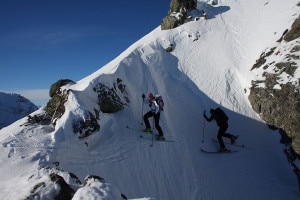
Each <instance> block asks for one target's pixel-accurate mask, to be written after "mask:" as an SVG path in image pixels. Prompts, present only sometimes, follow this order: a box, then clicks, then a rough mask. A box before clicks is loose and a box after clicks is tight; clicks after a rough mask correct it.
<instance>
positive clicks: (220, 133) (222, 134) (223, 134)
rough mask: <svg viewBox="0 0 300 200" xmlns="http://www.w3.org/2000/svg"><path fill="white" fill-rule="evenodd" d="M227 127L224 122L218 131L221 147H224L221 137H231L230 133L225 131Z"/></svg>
mask: <svg viewBox="0 0 300 200" xmlns="http://www.w3.org/2000/svg"><path fill="white" fill-rule="evenodd" d="M227 129H228V124H227V123H226V124H222V125H221V126H220V128H219V131H218V141H219V144H220V147H221V148H225V145H224V142H223V139H222V137H226V138H230V139H231V138H232V137H233V135H232V134H230V133H225V132H226V131H227Z"/></svg>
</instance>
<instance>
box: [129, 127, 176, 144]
mask: <svg viewBox="0 0 300 200" xmlns="http://www.w3.org/2000/svg"><path fill="white" fill-rule="evenodd" d="M126 128H127V129H129V130H132V131H136V132H140V133H144V134H143V135H140V138H142V139H146V140H152V133H153V131H152V132H144V131H143V130H141V129H137V128H132V127H130V126H126ZM147 135H149V136H151V137H147ZM153 140H154V141H158V142H175V141H174V140H167V139H165V140H157V139H156V138H154V139H153Z"/></svg>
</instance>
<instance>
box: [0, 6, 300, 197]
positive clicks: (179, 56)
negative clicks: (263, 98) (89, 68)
mask: <svg viewBox="0 0 300 200" xmlns="http://www.w3.org/2000/svg"><path fill="white" fill-rule="evenodd" d="M297 3H298V2H297V1H296V0H291V1H281V0H263V1H262V0H251V1H242V0H226V1H225V0H223V1H219V4H218V5H216V6H211V5H209V4H207V1H200V0H198V9H205V10H206V11H207V13H208V15H209V20H207V21H205V20H203V19H202V18H201V19H200V20H199V21H192V22H189V23H186V24H184V25H182V26H180V27H178V28H176V29H173V30H167V31H161V30H160V27H158V28H156V29H155V30H153V31H152V32H151V33H149V34H148V35H146V36H144V37H143V38H141V39H140V40H139V41H137V42H136V43H135V44H133V45H132V46H130V47H129V48H128V49H127V50H126V51H124V52H123V53H122V54H121V55H120V56H118V57H117V58H116V59H114V60H113V61H111V62H110V63H108V64H107V65H106V66H104V67H102V68H101V69H99V70H98V71H96V72H95V73H93V74H91V75H90V76H88V77H86V78H84V79H82V80H81V81H79V82H78V83H77V84H74V85H68V86H65V88H64V89H70V93H69V98H68V101H67V102H66V103H65V107H66V112H65V114H64V115H63V116H62V117H61V118H60V119H59V120H58V121H57V123H56V126H55V128H53V127H52V126H51V125H49V126H46V125H39V124H36V125H33V126H28V127H25V128H24V127H20V126H19V125H20V124H22V123H24V122H25V121H26V119H25V118H24V119H21V120H19V121H17V122H16V123H14V124H12V125H11V126H9V127H6V128H4V129H2V130H1V131H0V141H1V144H2V145H1V146H0V159H1V162H0V169H1V170H0V171H1V172H0V178H1V180H2V181H1V183H0V184H1V187H0V193H1V194H2V196H4V197H6V199H24V197H26V196H28V195H29V194H30V190H31V188H32V187H33V186H34V185H35V184H36V182H37V181H33V180H32V179H30V178H29V177H30V176H31V175H32V174H34V173H37V171H38V172H39V174H42V175H43V174H46V172H42V171H40V168H41V167H46V166H49V167H53V168H55V167H58V168H59V169H61V170H64V171H66V172H72V173H74V174H76V175H77V177H78V178H79V179H80V180H83V179H84V178H85V177H86V176H87V175H98V176H101V177H103V178H105V180H107V181H108V182H110V183H111V184H112V185H114V186H115V187H116V188H118V190H119V191H120V192H122V193H124V194H126V196H127V197H129V198H130V199H132V198H143V197H152V198H155V199H160V200H170V199H172V200H177V199H178V200H182V199H193V200H194V199H195V200H201V199H205V200H207V199H212V200H213V199H249V200H250V199H291V200H292V199H298V198H299V192H298V186H297V180H296V177H295V176H294V175H293V172H292V171H291V169H290V167H289V164H288V162H287V161H286V158H285V157H284V154H283V147H281V146H280V145H279V134H277V132H274V131H271V130H270V129H268V127H267V126H266V124H265V123H264V122H263V121H261V120H260V118H259V116H258V115H257V114H256V113H255V112H254V111H253V110H252V108H251V105H250V104H249V101H248V99H247V94H246V93H245V89H246V90H248V89H247V88H248V87H249V86H250V81H251V80H252V79H254V77H255V74H253V73H252V72H251V71H250V69H251V67H252V65H253V64H254V63H255V60H256V59H257V58H258V57H259V55H260V53H261V52H262V51H263V50H264V49H266V48H267V47H269V46H272V45H274V43H275V42H276V40H277V39H278V38H279V37H280V36H281V34H282V32H283V31H284V30H285V29H287V28H289V27H290V26H291V24H292V22H293V21H294V19H295V18H296V17H297V16H298V14H299V7H297V6H296V4H297ZM195 15H196V13H195ZM171 44H172V45H173V48H174V51H172V52H171V53H168V52H166V50H165V49H166V48H167V47H168V46H170V45H171ZM117 78H120V79H122V80H123V83H124V84H125V85H126V91H127V95H128V97H129V99H130V103H129V104H128V106H126V107H125V109H124V110H123V111H121V112H118V113H115V114H104V113H100V121H99V122H100V131H99V132H97V133H96V134H93V135H91V136H90V137H89V138H88V139H86V140H78V139H77V136H76V134H74V133H73V130H72V121H73V120H74V119H76V118H78V117H83V118H84V117H85V112H87V110H89V111H92V110H93V109H97V108H98V105H97V94H96V93H95V92H94V91H93V87H95V85H97V83H99V82H101V83H104V84H106V85H110V86H111V87H112V86H113V83H114V82H115V80H116V79H117ZM148 91H151V92H154V93H159V94H161V95H162V96H163V98H164V101H165V104H166V105H165V111H164V112H163V113H162V115H161V126H162V129H163V131H164V134H165V137H166V138H167V139H170V140H175V142H155V143H154V145H153V146H150V145H151V140H145V139H141V138H140V137H139V134H140V133H139V132H138V131H133V130H130V129H127V128H126V126H130V127H133V128H136V129H142V128H143V126H142V125H141V123H142V114H143V113H142V97H141V96H142V94H143V93H147V92H148ZM217 106H222V107H223V108H224V110H225V111H226V113H227V114H228V116H229V118H230V121H229V130H228V131H229V132H230V133H233V134H238V135H239V136H240V137H239V139H238V142H239V143H240V144H246V146H247V147H250V148H251V149H241V148H238V147H234V146H228V148H230V149H233V150H238V151H239V152H238V153H232V154H223V155H211V154H205V153H202V152H201V151H200V147H202V148H205V149H210V150H217V149H218V144H217V143H216V142H215V141H213V140H212V138H213V137H215V136H216V132H217V127H216V124H215V123H207V122H204V120H203V117H202V114H203V112H204V111H205V110H209V109H210V108H215V107H217ZM143 108H144V112H145V111H146V109H147V106H144V107H143ZM37 112H42V110H39V111H37ZM225 140H226V139H225ZM53 163H59V166H55V165H54V164H53ZM64 176H65V175H64ZM41 177H43V176H41ZM93 185H96V187H100V188H106V185H104V186H103V185H101V184H99V183H93ZM79 187H80V186H78V185H77V186H76V187H75V186H74V188H77V189H78V188H79ZM108 190H109V189H106V190H104V191H108ZM113 191H115V190H113ZM77 192H78V193H76V194H75V196H74V199H76V198H77V199H80V198H79V197H83V198H84V196H85V195H86V197H87V196H88V195H89V194H91V193H90V190H89V189H84V187H82V188H81V189H79V190H78V191H77ZM49 193H51V192H49V191H48V193H46V192H45V193H43V194H42V193H41V199H47V198H48V199H51V195H50V194H49ZM113 193H114V194H115V193H116V192H113ZM98 195H99V196H101V197H99V199H116V197H114V196H113V195H110V193H109V192H107V193H106V192H103V191H99V192H98Z"/></svg>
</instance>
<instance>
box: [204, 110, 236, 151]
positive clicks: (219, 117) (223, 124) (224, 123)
mask: <svg viewBox="0 0 300 200" xmlns="http://www.w3.org/2000/svg"><path fill="white" fill-rule="evenodd" d="M210 114H211V116H210V117H209V118H208V117H207V116H206V114H205V111H204V114H203V116H204V118H205V119H206V121H208V122H211V121H212V120H216V122H217V125H218V126H219V127H220V128H219V131H218V141H219V144H220V150H219V151H220V152H226V151H228V150H227V149H226V147H225V145H224V142H223V139H222V137H227V138H229V139H230V141H231V144H234V143H235V141H236V139H237V138H238V135H237V136H235V135H232V134H230V133H226V130H227V129H228V117H227V116H226V114H225V113H224V111H223V110H221V108H217V109H215V110H214V109H210ZM224 115H225V116H224Z"/></svg>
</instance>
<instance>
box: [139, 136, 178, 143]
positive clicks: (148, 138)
mask: <svg viewBox="0 0 300 200" xmlns="http://www.w3.org/2000/svg"><path fill="white" fill-rule="evenodd" d="M140 138H142V139H146V140H152V137H145V136H144V135H140ZM153 141H157V142H175V140H167V139H165V140H158V139H156V138H154V139H153Z"/></svg>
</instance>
